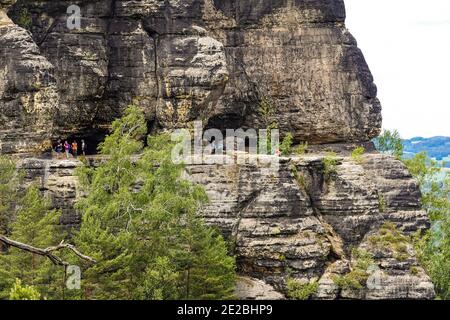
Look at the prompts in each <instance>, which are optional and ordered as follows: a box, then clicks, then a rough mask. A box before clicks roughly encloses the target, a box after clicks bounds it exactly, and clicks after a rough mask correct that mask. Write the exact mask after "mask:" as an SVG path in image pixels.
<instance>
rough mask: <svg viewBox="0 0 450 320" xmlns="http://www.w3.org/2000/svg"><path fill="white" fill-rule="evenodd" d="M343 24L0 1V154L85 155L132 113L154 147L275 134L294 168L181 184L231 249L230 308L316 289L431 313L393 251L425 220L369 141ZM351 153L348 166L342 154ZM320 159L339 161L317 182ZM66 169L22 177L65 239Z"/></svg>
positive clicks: (295, 4)
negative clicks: (203, 135) (186, 133)
mask: <svg viewBox="0 0 450 320" xmlns="http://www.w3.org/2000/svg"><path fill="white" fill-rule="evenodd" d="M73 5H75V7H74V6H73ZM68 9H70V10H68ZM78 9H79V16H78V15H77V10H78ZM78 18H79V22H80V28H72V27H71V26H73V25H74V24H73V22H76V21H77V19H78ZM74 19H75V20H74ZM344 22H345V7H344V3H343V1H342V0H140V1H139V0H70V1H69V0H51V1H50V0H48V1H47V0H27V1H24V0H18V1H17V2H16V1H15V0H0V111H1V114H0V153H1V154H5V153H20V154H25V153H29V152H34V151H36V150H44V149H46V148H47V146H48V144H49V143H50V142H51V141H52V140H53V141H54V140H55V139H57V138H59V137H62V138H65V137H77V138H85V139H88V144H93V143H91V142H90V141H97V140H100V139H101V138H102V134H103V133H104V132H105V130H106V129H108V127H109V126H110V124H111V122H112V120H113V119H115V118H116V117H118V116H120V115H121V113H122V112H123V110H124V108H125V107H126V106H127V105H128V104H130V103H134V104H136V105H138V106H140V107H141V108H142V109H143V110H144V111H145V113H146V116H147V119H148V127H149V129H150V130H152V131H153V132H155V131H158V130H170V129H174V128H191V126H192V123H193V121H195V120H202V121H203V125H204V127H205V128H218V129H222V130H223V129H236V128H240V127H242V128H244V129H246V128H255V129H263V128H267V127H269V126H277V127H278V128H280V130H281V131H282V132H283V133H287V132H290V133H292V134H293V137H294V141H295V143H298V142H301V141H307V142H309V145H310V147H309V150H308V153H307V154H306V155H304V156H301V157H291V158H280V159H279V160H280V167H279V170H277V171H276V172H274V171H273V168H268V167H267V166H264V165H261V164H251V163H247V164H245V165H237V164H227V165H210V164H198V165H190V166H188V167H187V170H186V177H187V178H188V179H191V180H192V181H194V182H197V183H199V184H202V185H204V186H205V189H206V191H207V193H208V195H209V198H210V200H211V201H210V203H209V205H207V206H206V207H204V208H203V209H202V211H201V214H202V216H203V217H204V218H205V220H206V221H207V222H208V223H210V224H213V225H217V226H218V227H219V228H220V229H221V230H222V232H223V234H224V235H225V236H226V238H227V239H228V240H229V241H230V242H231V243H232V244H233V246H232V247H233V250H234V254H235V255H236V257H237V262H238V273H239V275H240V278H239V279H240V281H239V284H238V286H237V288H238V292H237V295H238V296H239V297H242V298H249V299H260V298H273V299H282V298H284V297H285V294H286V288H287V281H288V279H289V277H291V278H294V279H296V280H297V281H299V282H300V283H307V282H316V283H317V287H318V289H317V291H316V292H315V293H314V295H313V298H316V299H339V298H344V299H388V298H389V299H390V298H392V299H431V298H433V297H434V289H433V285H432V283H431V281H430V278H429V277H428V276H427V275H426V273H425V271H424V270H423V268H421V266H420V265H419V263H418V260H417V258H416V256H415V252H414V249H413V247H412V246H411V244H410V243H409V242H408V239H407V238H406V237H405V236H406V235H409V234H411V233H413V232H415V231H417V230H423V229H426V228H428V227H429V219H428V217H427V215H426V213H425V212H424V211H423V210H422V209H421V205H420V197H421V194H420V191H419V188H418V185H417V183H416V182H415V181H414V179H413V178H412V177H411V175H410V174H409V173H408V172H407V170H406V168H405V167H404V165H403V164H402V163H401V162H399V161H397V160H395V159H394V158H392V157H389V156H385V155H380V154H378V153H377V152H376V151H374V150H373V146H372V144H371V143H370V142H368V141H369V140H370V139H371V138H373V137H375V136H376V135H377V134H378V133H379V131H380V127H381V110H380V103H379V101H378V99H377V98H376V91H377V90H376V86H375V85H374V83H373V79H372V76H371V73H370V71H369V69H368V66H367V64H366V62H365V60H364V57H363V55H362V53H361V51H360V50H359V49H358V47H357V45H356V41H355V39H354V38H353V37H352V36H351V34H350V33H349V32H348V31H347V29H346V28H345V24H344ZM361 145H363V146H365V148H366V150H367V151H368V152H367V154H365V155H364V157H363V161H360V162H359V161H355V160H354V159H352V157H351V156H350V154H351V151H352V150H353V149H354V148H355V147H357V146H361ZM329 151H336V152H337V153H338V154H339V161H338V163H337V166H336V170H335V172H334V174H333V176H332V177H331V178H330V177H326V176H325V175H324V163H323V160H324V158H325V157H326V154H327V152H329ZM269 157H274V156H269ZM90 160H91V162H92V164H93V165H95V161H96V159H95V158H93V159H90ZM80 164H81V163H80V162H78V161H73V160H63V161H60V160H43V159H37V158H31V157H25V156H24V157H23V159H22V160H21V164H20V165H21V168H22V169H23V170H24V171H25V173H26V178H27V181H28V182H33V181H34V182H38V183H40V186H41V189H42V191H43V192H44V193H46V194H48V195H49V196H50V197H51V198H52V199H53V204H54V206H55V208H60V209H62V212H63V219H62V221H61V222H62V224H64V225H66V226H67V227H68V228H73V227H75V228H76V227H77V226H78V225H79V223H80V216H79V214H78V213H77V212H76V211H75V209H74V203H75V202H76V200H77V198H78V197H80V196H82V195H81V194H80V193H79V191H78V188H77V179H76V177H75V175H74V169H75V168H76V167H77V166H78V165H80ZM385 238H389V239H391V240H392V239H394V240H395V241H394V242H395V243H394V244H392V245H390V244H389V242H388V241H387V240H386V239H385ZM380 244H381V245H380ZM352 248H353V249H355V250H352ZM358 250H360V251H361V250H362V251H364V252H369V253H370V254H371V256H373V263H372V265H371V267H373V269H371V270H370V276H369V279H368V281H367V283H363V284H362V285H361V286H360V287H358V288H354V287H353V288H352V287H351V286H350V287H349V286H345V285H342V283H341V284H339V281H338V280H336V279H341V278H342V277H345V276H346V275H347V276H348V275H349V274H351V273H352V271H355V268H356V267H355V266H356V265H357V260H358ZM339 277H341V278H339ZM341 282H342V281H341Z"/></svg>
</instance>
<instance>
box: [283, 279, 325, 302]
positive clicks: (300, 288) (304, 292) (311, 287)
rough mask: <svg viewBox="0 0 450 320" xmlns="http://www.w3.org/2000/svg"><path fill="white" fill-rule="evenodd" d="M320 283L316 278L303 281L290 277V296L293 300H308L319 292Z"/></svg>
mask: <svg viewBox="0 0 450 320" xmlns="http://www.w3.org/2000/svg"><path fill="white" fill-rule="evenodd" d="M318 288H319V283H318V282H317V281H316V280H313V281H310V282H301V281H299V280H296V279H292V278H289V279H288V280H287V291H288V294H287V295H288V297H289V299H291V300H308V299H310V298H311V297H312V296H313V295H314V294H316V293H317V289H318Z"/></svg>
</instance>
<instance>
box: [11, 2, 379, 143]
mask: <svg viewBox="0 0 450 320" xmlns="http://www.w3.org/2000/svg"><path fill="white" fill-rule="evenodd" d="M8 3H9V2H8ZM73 4H76V5H78V6H80V8H81V28H80V29H69V28H68V27H67V18H68V14H67V13H66V10H67V8H68V7H69V6H70V5H73ZM9 14H10V16H11V17H12V18H13V20H14V21H15V22H16V23H20V22H23V21H22V20H23V17H24V16H25V17H27V18H29V19H31V24H30V25H29V26H27V27H28V28H29V29H30V31H31V33H32V36H33V39H34V41H35V42H36V44H37V45H38V46H39V48H40V50H41V52H42V55H44V56H45V57H46V58H47V59H48V61H50V62H51V63H52V64H53V66H54V68H55V71H54V72H51V74H52V76H54V77H55V79H56V83H57V93H58V96H59V99H60V102H59V107H58V109H57V110H58V115H57V116H56V117H55V118H54V122H55V126H54V129H53V130H52V129H51V127H48V126H47V127H46V130H47V131H49V133H51V134H52V135H53V136H54V137H57V136H59V135H63V136H68V135H79V136H80V135H81V136H85V137H86V136H89V135H95V134H98V131H99V130H100V131H101V130H103V129H104V128H105V127H107V126H108V125H109V124H110V123H111V121H112V119H114V118H116V117H117V116H119V115H120V114H121V112H122V110H123V109H124V107H125V106H126V105H127V104H129V103H132V102H134V103H135V104H138V105H140V106H141V107H142V108H143V109H144V110H145V111H146V114H147V117H148V120H149V124H150V127H152V128H154V129H163V128H177V127H189V125H190V123H191V122H192V121H193V120H203V121H204V123H205V125H207V126H209V127H217V128H219V129H224V128H238V127H240V126H244V127H254V128H264V127H266V126H267V122H268V121H270V122H272V121H275V122H277V123H278V124H279V127H280V129H281V130H282V131H283V132H292V133H293V134H294V138H295V140H296V141H309V142H312V143H327V142H339V141H342V142H346V141H347V142H348V141H365V140H369V139H370V138H372V137H374V136H376V135H377V134H378V132H379V128H380V126H381V116H380V114H381V112H380V104H379V102H378V100H377V98H376V87H375V85H374V84H373V79H372V76H371V74H370V71H369V69H368V67H367V64H366V63H365V61H364V58H363V56H362V53H361V52H360V50H359V49H358V48H357V46H356V41H355V40H354V39H353V37H352V36H351V35H350V34H349V32H348V31H347V29H346V28H345V25H344V21H345V8H344V4H343V2H342V1H341V0H326V1H325V0H315V1H306V0H289V1H288V0H279V1H269V0H265V1H253V0H246V1H237V0H235V1H231V0H230V1H214V0H187V1H175V0H173V1H172V0H171V1H154V0H142V1H122V0H115V1H106V0H103V1H102V0H97V1H72V0H71V1H67V0H58V1H55V0H52V1H23V0H19V1H17V3H16V4H15V5H14V6H13V7H12V9H10V10H9ZM18 72H20V71H18ZM263 100H264V101H268V102H269V104H270V105H271V108H272V109H273V110H272V114H273V115H274V116H273V119H268V118H267V117H265V116H263V115H262V114H261V112H260V111H259V106H260V104H261V101H263ZM14 108H18V104H17V103H15V104H14ZM36 121H37V120H36Z"/></svg>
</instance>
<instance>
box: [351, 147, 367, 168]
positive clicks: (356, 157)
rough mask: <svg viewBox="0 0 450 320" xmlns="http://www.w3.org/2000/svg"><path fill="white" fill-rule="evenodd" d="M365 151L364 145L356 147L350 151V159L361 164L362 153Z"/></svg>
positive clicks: (362, 160)
mask: <svg viewBox="0 0 450 320" xmlns="http://www.w3.org/2000/svg"><path fill="white" fill-rule="evenodd" d="M365 152H366V149H364V147H357V148H355V149H354V150H353V151H352V159H353V161H355V162H356V163H358V164H362V163H363V162H364V158H363V155H364V153H365Z"/></svg>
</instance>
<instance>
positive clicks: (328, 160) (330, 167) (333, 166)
mask: <svg viewBox="0 0 450 320" xmlns="http://www.w3.org/2000/svg"><path fill="white" fill-rule="evenodd" d="M337 165H338V159H337V155H336V153H335V152H329V153H328V154H327V155H326V156H325V157H324V158H323V159H322V166H323V169H322V173H323V175H324V177H325V179H326V180H330V179H331V178H333V176H334V175H335V174H336V172H337Z"/></svg>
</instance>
